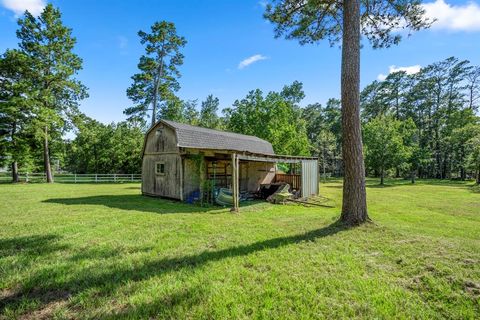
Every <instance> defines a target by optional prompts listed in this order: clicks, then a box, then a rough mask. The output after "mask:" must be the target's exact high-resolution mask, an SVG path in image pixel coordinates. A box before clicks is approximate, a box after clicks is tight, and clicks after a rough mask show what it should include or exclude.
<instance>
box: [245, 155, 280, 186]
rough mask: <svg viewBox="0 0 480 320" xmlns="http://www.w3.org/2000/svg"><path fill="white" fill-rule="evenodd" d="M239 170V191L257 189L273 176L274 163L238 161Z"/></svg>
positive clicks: (271, 180) (272, 178)
mask: <svg viewBox="0 0 480 320" xmlns="http://www.w3.org/2000/svg"><path fill="white" fill-rule="evenodd" d="M239 171H240V174H239V176H240V177H239V178H240V191H250V192H253V191H257V190H258V189H259V188H260V185H261V184H266V183H272V182H273V180H274V178H275V164H274V163H270V162H251V161H249V162H240V170H239Z"/></svg>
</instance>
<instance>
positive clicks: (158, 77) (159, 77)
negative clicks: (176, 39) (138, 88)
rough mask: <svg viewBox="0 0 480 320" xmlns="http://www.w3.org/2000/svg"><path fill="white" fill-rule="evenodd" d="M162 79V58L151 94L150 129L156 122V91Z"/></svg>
mask: <svg viewBox="0 0 480 320" xmlns="http://www.w3.org/2000/svg"><path fill="white" fill-rule="evenodd" d="M162 53H163V47H162ZM162 77H163V56H162V58H161V59H160V66H159V70H158V76H157V80H156V82H155V91H154V93H153V101H152V127H153V126H154V125H155V123H156V122H157V100H158V89H159V86H160V81H162Z"/></svg>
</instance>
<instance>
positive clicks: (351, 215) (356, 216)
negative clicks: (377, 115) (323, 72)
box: [340, 0, 368, 225]
mask: <svg viewBox="0 0 480 320" xmlns="http://www.w3.org/2000/svg"><path fill="white" fill-rule="evenodd" d="M341 78H342V80H341V97H342V127H343V130H342V138H343V143H342V153H343V163H344V177H345V178H344V181H343V204H342V214H341V218H340V219H341V221H343V222H344V223H346V224H348V225H358V224H361V223H363V222H365V221H367V220H368V214H367V196H366V190H365V164H364V162H363V146H362V132H361V126H360V0H345V1H344V2H343V41H342V70H341Z"/></svg>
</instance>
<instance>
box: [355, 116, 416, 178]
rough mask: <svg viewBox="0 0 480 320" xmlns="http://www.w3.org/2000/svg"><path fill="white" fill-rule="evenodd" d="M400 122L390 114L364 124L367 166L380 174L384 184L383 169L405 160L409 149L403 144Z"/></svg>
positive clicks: (409, 151)
mask: <svg viewBox="0 0 480 320" xmlns="http://www.w3.org/2000/svg"><path fill="white" fill-rule="evenodd" d="M401 125H402V122H401V121H398V120H395V119H394V118H393V117H392V116H380V117H377V118H375V119H372V120H371V121H370V122H368V123H367V124H365V127H364V141H365V155H366V157H365V158H366V163H367V167H369V168H370V169H372V170H375V171H376V172H378V174H379V175H380V185H383V184H384V177H385V171H387V170H389V169H392V168H395V167H396V166H399V165H401V164H402V163H405V162H407V160H408V158H409V157H410V153H411V150H409V148H408V147H406V146H405V145H404V142H403V136H402V132H401Z"/></svg>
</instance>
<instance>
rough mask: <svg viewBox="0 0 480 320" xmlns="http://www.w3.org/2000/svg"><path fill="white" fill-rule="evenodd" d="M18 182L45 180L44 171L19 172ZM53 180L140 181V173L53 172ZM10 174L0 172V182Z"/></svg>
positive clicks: (70, 181) (9, 176)
mask: <svg viewBox="0 0 480 320" xmlns="http://www.w3.org/2000/svg"><path fill="white" fill-rule="evenodd" d="M19 178H20V182H46V181H47V179H46V177H45V174H44V173H29V172H24V173H20V174H19ZM53 178H54V181H55V182H60V183H112V182H113V183H121V182H141V181H142V175H141V174H133V173H132V174H124V173H122V174H119V173H118V174H117V173H112V174H100V173H85V174H83V173H82V174H80V173H58V174H54V177H53ZM11 180H12V176H11V174H9V173H1V174H0V182H10V181H11Z"/></svg>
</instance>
